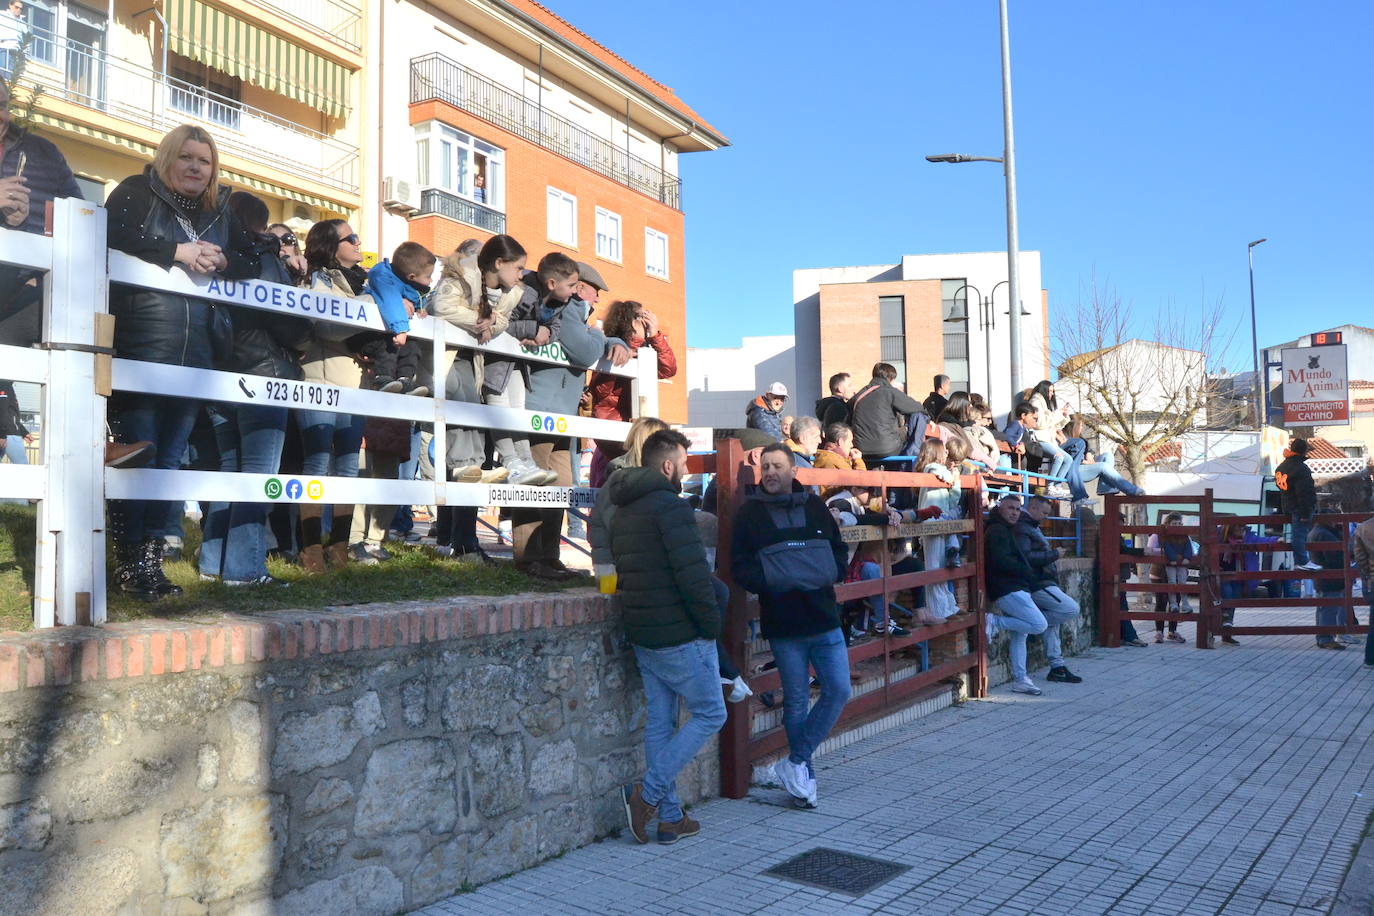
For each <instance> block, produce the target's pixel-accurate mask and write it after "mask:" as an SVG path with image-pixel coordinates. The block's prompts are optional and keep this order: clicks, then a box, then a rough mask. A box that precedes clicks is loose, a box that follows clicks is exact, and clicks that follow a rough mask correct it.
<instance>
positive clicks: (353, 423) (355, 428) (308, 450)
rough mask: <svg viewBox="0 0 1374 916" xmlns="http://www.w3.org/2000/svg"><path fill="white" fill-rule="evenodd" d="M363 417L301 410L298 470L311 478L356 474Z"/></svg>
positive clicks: (298, 424)
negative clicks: (300, 456) (299, 461)
mask: <svg viewBox="0 0 1374 916" xmlns="http://www.w3.org/2000/svg"><path fill="white" fill-rule="evenodd" d="M366 423H367V417H364V416H354V415H353V414H348V413H330V412H329V411H327V410H301V411H297V413H296V425H297V426H299V427H300V430H301V447H302V451H303V452H304V455H303V456H302V459H301V473H303V474H308V475H309V476H311V477H357V476H358V453H359V452H360V451H361V450H362V447H363V426H364V424H366Z"/></svg>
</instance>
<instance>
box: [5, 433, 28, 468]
mask: <svg viewBox="0 0 1374 916" xmlns="http://www.w3.org/2000/svg"><path fill="white" fill-rule="evenodd" d="M5 457H6V458H8V459H9V460H10V464H28V463H29V456H28V454H27V453H26V452H25V451H24V437H23V436H6V437H5Z"/></svg>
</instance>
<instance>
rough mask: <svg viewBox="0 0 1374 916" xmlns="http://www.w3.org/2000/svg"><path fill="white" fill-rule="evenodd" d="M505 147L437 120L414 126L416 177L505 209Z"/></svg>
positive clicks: (420, 181) (422, 182) (429, 185)
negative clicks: (492, 143) (502, 147)
mask: <svg viewBox="0 0 1374 916" xmlns="http://www.w3.org/2000/svg"><path fill="white" fill-rule="evenodd" d="M505 158H506V154H505V150H503V149H501V148H500V147H497V146H492V145H491V144H490V143H487V142H486V141H485V140H479V139H478V138H476V137H474V136H472V135H471V134H465V133H463V132H462V131H461V130H455V129H454V128H452V127H449V126H448V125H447V124H442V123H440V122H438V121H426V122H424V123H423V124H418V125H416V127H415V160H416V161H415V180H416V183H417V184H419V186H420V187H422V188H442V189H443V190H445V191H447V192H448V193H450V194H454V195H456V196H458V197H462V198H465V199H467V200H470V201H472V202H473V203H477V204H481V205H482V206H484V207H490V208H491V209H493V210H505V205H506V196H505V195H506V188H505V168H504V165H505Z"/></svg>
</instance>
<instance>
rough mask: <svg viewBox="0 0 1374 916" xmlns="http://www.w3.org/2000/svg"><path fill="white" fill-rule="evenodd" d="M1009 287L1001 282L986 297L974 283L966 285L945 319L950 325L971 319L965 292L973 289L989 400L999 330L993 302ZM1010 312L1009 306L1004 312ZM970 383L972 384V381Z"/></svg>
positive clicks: (957, 294) (1023, 313) (1023, 311)
mask: <svg viewBox="0 0 1374 916" xmlns="http://www.w3.org/2000/svg"><path fill="white" fill-rule="evenodd" d="M1007 285H1008V283H1007V281H1006V280H999V281H998V282H997V283H996V284H995V285H994V286H993V287H992V292H991V293H989V294H988V295H987V296H984V295H983V294H982V292H981V291H980V290H979V289H978V287H976V286H974V285H973V284H972V283H965V284H964V285H963V286H961V287H959V288H958V289H956V290H955V291H954V295H953V296H951V297H950V299H951V300H953V302H954V304H953V305H951V306H950V307H949V315H948V317H946V318H945V322H946V323H948V324H958V323H959V322H961V321H962V322H964V323H967V322H968V321H969V318H970V315H969V313H968V293H967V292H964V291H965V290H970V289H971V290H973V291H974V293H976V294H977V295H976V297H975V299H974V301H975V302H977V303H978V330H979V331H980V332H981V333H982V335H983V353H984V356H983V359H984V363H983V365H984V367H985V368H986V370H987V375H988V387H987V389H986V391H987V396H988V397H989V398H991V397H993V396H994V395H993V393H992V332H993V331H995V330H997V311H996V309H994V308H993V301H994V300H996V298H997V287H999V286H1007ZM960 293H964V309H963V311H962V312H960V310H959V294H960ZM1010 311H1011V310H1010V306H1008V310H1007V311H1006V312H1003V314H1004V315H1006V314H1010ZM1021 314H1022V315H1028V314H1030V313H1029V312H1027V311H1025V310H1024V309H1023V310H1022V311H1021ZM967 336H968V332H967V331H965V337H966V338H967ZM964 357H965V358H967V357H968V353H967V352H966V353H965V354H964ZM969 381H970V383H972V379H970V380H969Z"/></svg>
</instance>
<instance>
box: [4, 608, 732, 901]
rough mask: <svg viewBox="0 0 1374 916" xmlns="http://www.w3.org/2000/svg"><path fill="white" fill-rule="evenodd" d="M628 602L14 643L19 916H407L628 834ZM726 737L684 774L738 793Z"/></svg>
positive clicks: (267, 621)
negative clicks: (729, 785) (724, 774)
mask: <svg viewBox="0 0 1374 916" xmlns="http://www.w3.org/2000/svg"><path fill="white" fill-rule="evenodd" d="M609 610H610V602H609V601H607V600H604V599H601V598H599V597H596V596H592V595H587V594H586V593H582V594H581V595H575V596H574V595H567V596H559V597H548V596H514V597H511V598H506V599H465V600H454V601H452V602H448V603H445V604H443V605H442V606H432V605H431V606H420V605H406V606H381V607H373V608H368V609H365V610H363V609H347V610H340V611H339V613H321V614H303V613H290V612H284V613H275V614H264V615H261V616H256V617H232V618H228V619H216V620H214V621H211V622H208V623H206V624H204V625H196V624H191V623H186V624H167V623H158V624H152V623H149V624H123V625H116V626H111V627H108V628H106V629H104V630H77V629H74V628H67V629H62V630H58V631H53V632H51V633H49V634H42V635H27V636H24V637H22V638H21V637H19V636H17V635H14V634H11V636H10V637H9V638H6V639H0V874H3V875H4V892H3V893H0V914H6V916H8V914H12V913H15V914H17V913H24V914H72V913H81V914H83V916H96V914H102V913H111V914H125V913H176V914H191V913H210V914H235V916H249V914H254V916H257V914H263V916H266V914H273V916H281V914H296V913H300V914H306V913H308V914H312V916H313V914H342V913H360V914H361V913H366V914H392V913H397V912H403V911H408V910H409V909H411V908H413V907H418V906H420V905H422V904H425V903H427V902H429V901H432V900H435V899H439V898H441V897H445V896H448V895H451V894H453V893H454V892H455V891H457V890H458V889H459V888H461V887H462V886H464V885H465V884H480V883H482V882H485V881H490V880H492V879H494V878H497V877H500V876H502V875H505V874H508V873H510V872H514V871H517V870H519V869H522V868H527V867H529V866H531V865H533V864H535V863H537V862H540V861H543V860H546V859H549V858H552V857H555V856H557V855H559V854H561V853H563V852H565V851H567V850H569V849H572V848H574V847H576V846H581V845H584V844H586V843H589V842H591V841H592V840H593V839H595V838H598V837H601V836H604V835H606V834H608V833H610V832H612V831H615V830H618V829H619V827H620V826H621V825H622V823H623V818H624V815H623V811H622V808H621V807H620V804H619V801H618V799H617V797H616V794H615V791H614V790H615V788H616V787H617V786H618V785H620V784H622V783H624V782H626V781H628V780H630V779H633V778H634V777H635V776H637V775H638V774H639V772H640V770H641V765H642V750H641V745H640V728H641V726H642V723H643V718H644V714H643V702H642V699H641V697H642V691H641V688H640V685H639V682H638V675H637V673H636V669H635V666H634V664H633V663H632V661H631V660H630V658H629V656H628V655H627V653H626V652H625V650H624V648H623V645H622V640H621V637H620V633H619V625H618V621H616V620H613V619H611V615H610V614H609ZM716 761H717V750H716V747H715V745H714V743H712V745H710V746H709V747H708V748H707V749H706V750H704V751H703V752H702V755H701V757H700V758H699V759H698V761H697V762H696V763H695V764H693V766H691V767H689V768H688V770H687V771H686V772H685V773H684V774H683V779H681V780H680V783H679V785H680V790H681V794H682V796H683V798H684V800H687V801H696V800H698V799H700V798H701V797H703V796H704V795H713V794H715V793H716V791H717V786H718V783H719V776H718V769H717V764H716Z"/></svg>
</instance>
